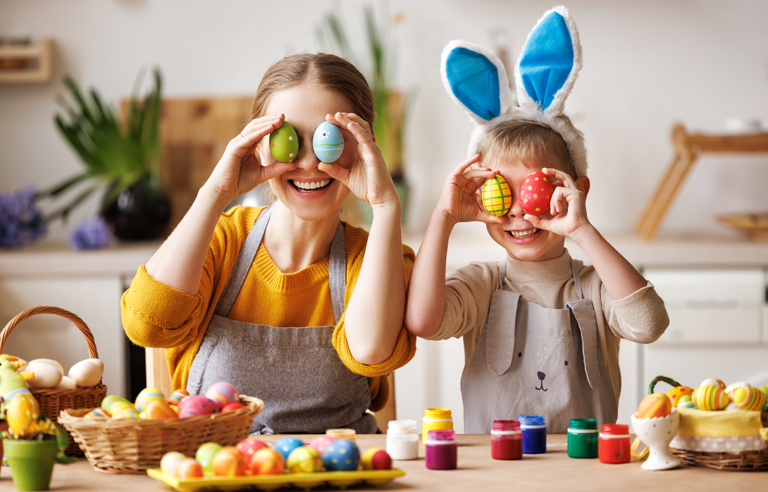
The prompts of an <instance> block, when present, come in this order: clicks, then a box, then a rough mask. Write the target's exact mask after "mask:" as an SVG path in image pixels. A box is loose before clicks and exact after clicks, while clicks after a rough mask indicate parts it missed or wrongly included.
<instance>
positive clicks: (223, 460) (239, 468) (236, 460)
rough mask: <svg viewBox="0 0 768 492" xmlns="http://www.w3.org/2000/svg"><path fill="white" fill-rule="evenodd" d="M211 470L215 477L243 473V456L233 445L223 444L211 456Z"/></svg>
mask: <svg viewBox="0 0 768 492" xmlns="http://www.w3.org/2000/svg"><path fill="white" fill-rule="evenodd" d="M211 471H212V472H213V474H214V475H216V476H217V477H240V476H242V475H245V456H243V453H241V452H240V451H238V450H237V448H236V447H234V446H224V447H223V448H221V449H219V451H218V452H217V453H216V454H215V455H214V456H213V462H212V463H211Z"/></svg>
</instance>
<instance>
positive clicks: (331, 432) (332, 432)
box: [325, 429, 356, 442]
mask: <svg viewBox="0 0 768 492" xmlns="http://www.w3.org/2000/svg"><path fill="white" fill-rule="evenodd" d="M325 434H326V435H327V436H332V437H335V438H336V439H349V440H350V441H352V442H355V435H356V432H355V429H328V430H326V431H325Z"/></svg>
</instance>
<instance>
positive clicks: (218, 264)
mask: <svg viewBox="0 0 768 492" xmlns="http://www.w3.org/2000/svg"><path fill="white" fill-rule="evenodd" d="M262 210H264V207H259V208H255V207H234V208H232V209H230V210H229V211H227V212H225V213H224V214H223V215H222V216H221V218H220V219H219V221H218V223H217V225H216V229H215V231H214V234H213V239H212V240H211V245H210V247H209V249H208V254H207V256H206V258H205V265H204V267H203V276H202V278H201V279H200V288H199V290H198V292H197V295H195V296H191V295H189V294H186V293H184V292H182V291H179V290H176V289H174V288H172V287H169V286H167V285H165V284H162V283H160V282H158V281H156V280H155V279H153V278H152V277H151V276H150V275H149V274H148V273H147V271H146V269H145V267H144V265H142V266H141V267H139V271H138V273H137V274H136V277H134V279H133V282H132V283H131V287H130V288H129V289H128V290H127V291H126V292H125V293H124V294H123V298H122V301H121V315H122V320H123V327H124V329H125V333H126V334H127V335H128V338H130V340H131V341H132V342H134V343H136V344H137V345H140V346H143V347H161V348H165V349H166V351H165V355H166V359H167V361H168V367H169V368H170V371H171V376H172V380H173V387H174V389H178V388H184V387H186V384H187V378H188V376H189V370H190V368H191V367H192V361H193V359H194V358H195V355H196V354H197V351H198V349H199V348H200V343H201V342H202V340H203V336H204V335H205V330H206V328H207V327H208V324H209V322H210V320H211V317H212V316H213V312H214V310H215V308H216V304H217V303H218V301H219V298H220V297H221V294H222V292H223V291H224V287H225V286H226V284H227V280H228V279H229V276H230V273H231V271H232V268H233V267H234V265H235V260H236V259H237V256H238V254H239V252H240V248H241V247H242V245H243V242H244V241H245V238H246V236H247V235H248V233H249V232H250V230H251V227H252V226H253V224H254V222H255V221H256V218H257V217H258V215H259V214H260V213H261V211H262ZM344 226H345V227H344V232H345V243H346V253H347V279H346V280H347V288H346V292H345V296H344V302H345V304H346V303H348V302H349V299H350V297H351V296H352V291H353V290H354V288H355V284H356V282H357V278H358V275H359V274H360V268H361V266H362V262H363V255H364V253H365V245H366V242H367V240H368V233H367V232H366V231H365V230H363V229H360V228H357V227H352V226H350V225H348V224H344ZM328 260H329V259H328V258H327V257H326V258H324V259H322V260H320V261H319V262H317V263H315V264H313V265H310V266H308V267H307V268H305V269H303V270H301V271H299V272H295V273H291V274H284V273H282V272H281V271H280V270H279V269H278V268H277V266H276V265H275V264H274V262H273V261H272V259H271V258H270V256H269V254H268V253H267V250H266V249H265V248H264V245H263V244H262V245H261V246H260V247H259V250H258V252H257V254H256V258H255V259H254V262H253V264H252V265H251V269H250V270H249V272H248V275H247V277H246V279H245V281H244V282H243V286H242V288H241V289H240V293H239V294H238V296H237V299H236V300H235V303H234V305H233V306H232V310H231V311H230V313H229V318H231V319H234V320H237V321H244V322H248V323H256V324H261V325H270V326H326V325H333V324H334V319H333V309H332V307H331V300H330V299H331V298H330V293H329V287H328ZM403 260H404V262H405V275H406V281H407V279H408V278H409V276H410V273H411V270H412V269H413V261H414V253H413V250H412V249H411V248H409V247H408V246H405V245H404V246H403ZM253 299H258V300H259V303H258V305H259V306H269V309H254V302H253ZM344 326H345V325H344V317H343V316H342V319H341V320H340V322H339V324H338V325H337V326H336V329H335V330H334V333H333V346H334V348H335V349H336V352H337V353H338V354H339V357H340V358H341V361H342V362H343V363H344V365H345V366H347V367H348V368H349V369H350V370H351V371H353V372H355V373H358V374H362V375H363V376H367V377H368V385H369V387H370V390H371V410H373V411H376V410H379V409H381V408H383V407H384V405H385V404H386V402H387V399H388V398H389V386H388V384H387V380H386V375H387V374H388V373H390V372H392V371H394V370H395V369H397V368H398V367H401V366H403V365H405V364H406V363H407V362H408V361H409V360H411V358H413V355H414V353H415V352H416V337H415V336H413V335H411V334H410V333H408V331H407V330H406V329H405V327H403V328H402V329H401V331H400V334H399V336H398V338H397V343H396V345H395V350H394V352H393V353H392V355H391V356H390V357H389V359H387V360H385V361H383V362H381V363H379V364H375V365H366V364H361V363H359V362H357V361H356V360H355V359H354V357H352V354H351V353H350V351H349V345H348V344H347V337H346V334H345V331H344ZM257 396H258V395H257Z"/></svg>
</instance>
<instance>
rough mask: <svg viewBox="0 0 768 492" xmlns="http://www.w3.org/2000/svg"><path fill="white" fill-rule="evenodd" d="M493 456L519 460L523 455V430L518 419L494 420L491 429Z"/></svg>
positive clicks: (499, 458) (500, 458)
mask: <svg viewBox="0 0 768 492" xmlns="http://www.w3.org/2000/svg"><path fill="white" fill-rule="evenodd" d="M491 457H493V459H495V460H519V459H520V458H522V457H523V432H522V431H521V430H520V422H518V421H517V420H494V421H493V429H491Z"/></svg>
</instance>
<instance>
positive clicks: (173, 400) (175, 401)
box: [168, 389, 189, 406]
mask: <svg viewBox="0 0 768 492" xmlns="http://www.w3.org/2000/svg"><path fill="white" fill-rule="evenodd" d="M188 396H189V391H187V390H185V389H177V390H176V391H174V392H173V393H171V396H169V397H168V404H169V405H176V406H179V402H180V401H181V400H183V399H184V398H186V397H188Z"/></svg>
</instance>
